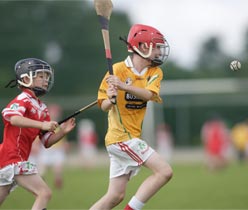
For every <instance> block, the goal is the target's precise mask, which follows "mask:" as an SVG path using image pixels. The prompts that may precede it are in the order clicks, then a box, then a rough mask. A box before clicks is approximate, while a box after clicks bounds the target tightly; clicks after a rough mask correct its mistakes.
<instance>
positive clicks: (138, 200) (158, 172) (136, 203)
mask: <svg viewBox="0 0 248 210" xmlns="http://www.w3.org/2000/svg"><path fill="white" fill-rule="evenodd" d="M144 166H145V167H147V168H149V169H151V170H152V172H153V174H152V175H151V176H149V177H148V178H147V179H146V180H145V181H144V182H143V183H142V184H141V185H140V187H139V189H138V190H137V192H136V194H135V196H134V197H133V198H132V199H131V201H130V202H129V203H128V205H129V207H128V206H127V207H126V209H128V208H129V209H139V208H140V209H142V207H143V205H144V204H145V203H146V202H147V201H148V200H149V199H150V198H151V197H152V196H153V195H154V194H155V193H156V192H158V190H159V189H160V188H161V187H162V186H164V185H165V184H166V183H167V182H168V181H169V180H170V179H171V177H172V169H171V167H170V165H169V164H168V163H166V162H165V161H164V159H163V158H162V157H161V156H160V155H159V154H158V153H157V152H154V153H153V154H152V155H151V156H150V157H149V158H148V160H147V161H146V162H145V163H144Z"/></svg>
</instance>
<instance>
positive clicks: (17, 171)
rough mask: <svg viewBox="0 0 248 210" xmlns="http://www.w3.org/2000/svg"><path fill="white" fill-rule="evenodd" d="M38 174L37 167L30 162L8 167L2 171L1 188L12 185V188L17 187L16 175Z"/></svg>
mask: <svg viewBox="0 0 248 210" xmlns="http://www.w3.org/2000/svg"><path fill="white" fill-rule="evenodd" d="M37 173H38V171H37V167H36V165H35V164H34V163H31V162H29V161H24V162H18V163H14V164H10V165H7V166H5V167H3V168H1V169H0V186H5V185H12V187H15V186H16V182H15V179H14V176H15V175H29V174H37Z"/></svg>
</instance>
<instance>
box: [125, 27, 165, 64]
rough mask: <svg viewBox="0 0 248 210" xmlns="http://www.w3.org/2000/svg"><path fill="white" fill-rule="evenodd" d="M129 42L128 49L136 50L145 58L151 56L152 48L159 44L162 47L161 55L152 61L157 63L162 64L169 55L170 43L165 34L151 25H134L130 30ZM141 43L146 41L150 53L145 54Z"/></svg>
mask: <svg viewBox="0 0 248 210" xmlns="http://www.w3.org/2000/svg"><path fill="white" fill-rule="evenodd" d="M127 42H128V51H129V52H136V53H138V54H139V55H140V56H142V57H143V58H149V57H150V55H151V52H152V49H154V48H156V47H158V46H159V47H160V49H161V56H159V57H158V58H155V59H152V61H154V62H155V65H161V64H162V63H163V62H164V61H165V60H166V59H167V57H168V55H169V45H168V43H167V41H166V40H165V38H164V36H163V34H161V33H160V31H158V30H157V29H155V28H153V27H151V26H147V25H142V24H135V25H133V26H132V27H131V29H130V31H129V34H128V38H127ZM140 43H145V44H146V46H147V47H148V48H149V52H148V54H146V55H145V54H144V53H142V52H141V51H140V50H139V45H140Z"/></svg>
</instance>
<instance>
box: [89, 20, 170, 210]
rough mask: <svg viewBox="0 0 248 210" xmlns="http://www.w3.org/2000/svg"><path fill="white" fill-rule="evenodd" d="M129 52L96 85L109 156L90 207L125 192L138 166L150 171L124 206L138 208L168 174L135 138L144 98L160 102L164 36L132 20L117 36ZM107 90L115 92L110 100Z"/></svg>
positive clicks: (111, 203) (109, 203)
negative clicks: (106, 175)
mask: <svg viewBox="0 0 248 210" xmlns="http://www.w3.org/2000/svg"><path fill="white" fill-rule="evenodd" d="M122 40H123V41H125V43H126V44H127V46H128V51H129V52H131V53H132V54H131V55H130V56H128V57H127V58H126V59H125V60H124V61H123V62H119V63H116V64H115V65H114V66H113V69H114V75H109V74H108V73H107V74H106V75H105V77H104V79H103V80H102V83H101V85H100V88H99V91H98V102H99V105H100V107H101V109H102V110H103V111H108V131H107V134H106V137H105V144H106V149H107V151H108V153H109V157H110V180H109V187H108V191H107V193H106V194H105V195H104V196H103V197H102V198H101V199H100V200H99V201H97V202H96V203H95V204H94V205H93V206H92V207H91V208H90V209H91V210H100V209H104V210H107V209H112V208H114V207H115V206H117V205H118V204H119V203H120V202H121V201H122V200H123V199H124V196H125V191H126V186H127V183H128V181H129V180H130V178H131V177H132V176H134V175H136V174H137V173H138V171H139V169H140V167H141V166H145V167H147V168H149V169H150V170H151V171H152V175H151V176H149V177H147V178H146V179H145V180H144V182H143V183H142V184H141V185H140V187H139V188H138V190H137V192H136V194H135V195H134V196H133V197H132V198H131V200H130V201H129V203H128V204H127V205H126V207H125V209H126V210H131V209H135V210H139V209H142V207H143V206H144V204H145V203H146V202H147V201H148V200H149V199H150V198H151V197H152V196H153V195H154V194H155V193H156V192H157V191H158V190H159V189H160V188H161V187H163V186H164V185H165V184H166V183H167V182H168V181H169V180H170V179H171V177H172V169H171V167H170V166H169V165H168V163H166V162H165V161H164V159H163V158H162V157H161V156H160V155H159V154H158V153H157V152H156V151H155V150H154V149H152V148H151V147H150V146H149V145H148V144H147V143H146V142H145V141H144V140H142V139H141V128H142V122H143V120H144V115H145V111H146V106H147V102H148V101H155V102H161V98H160V97H159V90H160V81H161V80H162V77H163V73H162V70H161V69H160V68H159V67H158V66H159V65H161V64H163V63H164V61H165V60H166V58H167V57H168V54H169V46H168V43H167V41H166V40H165V38H164V36H163V35H162V34H161V33H160V32H159V31H158V30H157V29H155V28H153V27H150V26H147V25H141V24H136V25H133V26H132V27H131V29H130V31H129V35H128V38H127V40H124V39H122ZM113 96H116V101H115V98H114V97H113Z"/></svg>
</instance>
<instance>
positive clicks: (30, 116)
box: [0, 58, 75, 210]
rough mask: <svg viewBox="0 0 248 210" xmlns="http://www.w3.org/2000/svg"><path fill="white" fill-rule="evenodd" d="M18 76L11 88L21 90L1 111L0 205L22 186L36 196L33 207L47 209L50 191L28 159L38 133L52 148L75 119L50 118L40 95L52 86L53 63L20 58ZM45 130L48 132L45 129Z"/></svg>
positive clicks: (69, 128)
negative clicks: (2, 124) (57, 120)
mask: <svg viewBox="0 0 248 210" xmlns="http://www.w3.org/2000/svg"><path fill="white" fill-rule="evenodd" d="M15 74H16V79H15V80H12V81H11V82H10V83H9V84H8V85H7V86H6V87H8V86H9V85H11V84H12V83H13V82H15V84H14V85H12V86H11V87H15V86H17V85H18V87H19V88H20V89H21V90H22V92H21V93H20V94H19V95H18V96H17V97H16V98H14V99H13V100H12V101H11V102H10V103H9V104H8V105H7V107H6V108H5V109H3V111H2V116H3V121H4V135H3V142H2V144H0V157H1V158H0V205H1V204H2V203H3V202H4V200H5V199H6V197H7V196H8V194H9V192H10V191H11V190H13V188H14V187H15V186H16V185H19V186H21V187H23V188H24V189H26V190H27V191H29V192H31V193H33V194H34V196H35V202H34V204H33V206H32V209H33V210H42V209H43V210H44V209H46V206H47V203H48V201H49V200H50V198H51V190H50V189H49V187H48V186H47V184H46V183H45V182H44V181H43V179H42V178H41V177H40V175H39V174H38V173H37V168H36V165H35V164H33V163H31V162H29V161H28V157H29V155H30V151H31V146H32V143H33V141H34V140H35V139H36V137H37V136H39V138H40V140H41V142H42V144H43V145H44V147H46V148H48V147H51V146H52V145H53V144H55V143H56V142H58V141H59V140H60V139H61V138H63V137H64V136H65V135H66V134H67V133H69V132H70V131H71V130H72V129H73V128H74V127H75V119H70V120H68V121H66V122H65V123H63V124H62V125H61V126H60V127H61V129H60V131H59V132H57V133H55V132H54V131H55V129H56V128H57V127H58V126H59V125H58V123H57V122H56V121H51V120H50V116H49V113H48V109H47V106H46V105H45V104H44V103H43V102H42V101H40V99H39V97H40V96H42V95H44V94H46V93H48V92H49V91H50V89H51V88H52V86H53V78H54V72H53V69H52V68H51V66H50V65H49V64H48V63H46V62H45V61H42V60H40V59H36V58H27V59H23V60H20V61H18V62H17V63H16V65H15ZM44 131H46V132H44Z"/></svg>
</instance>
